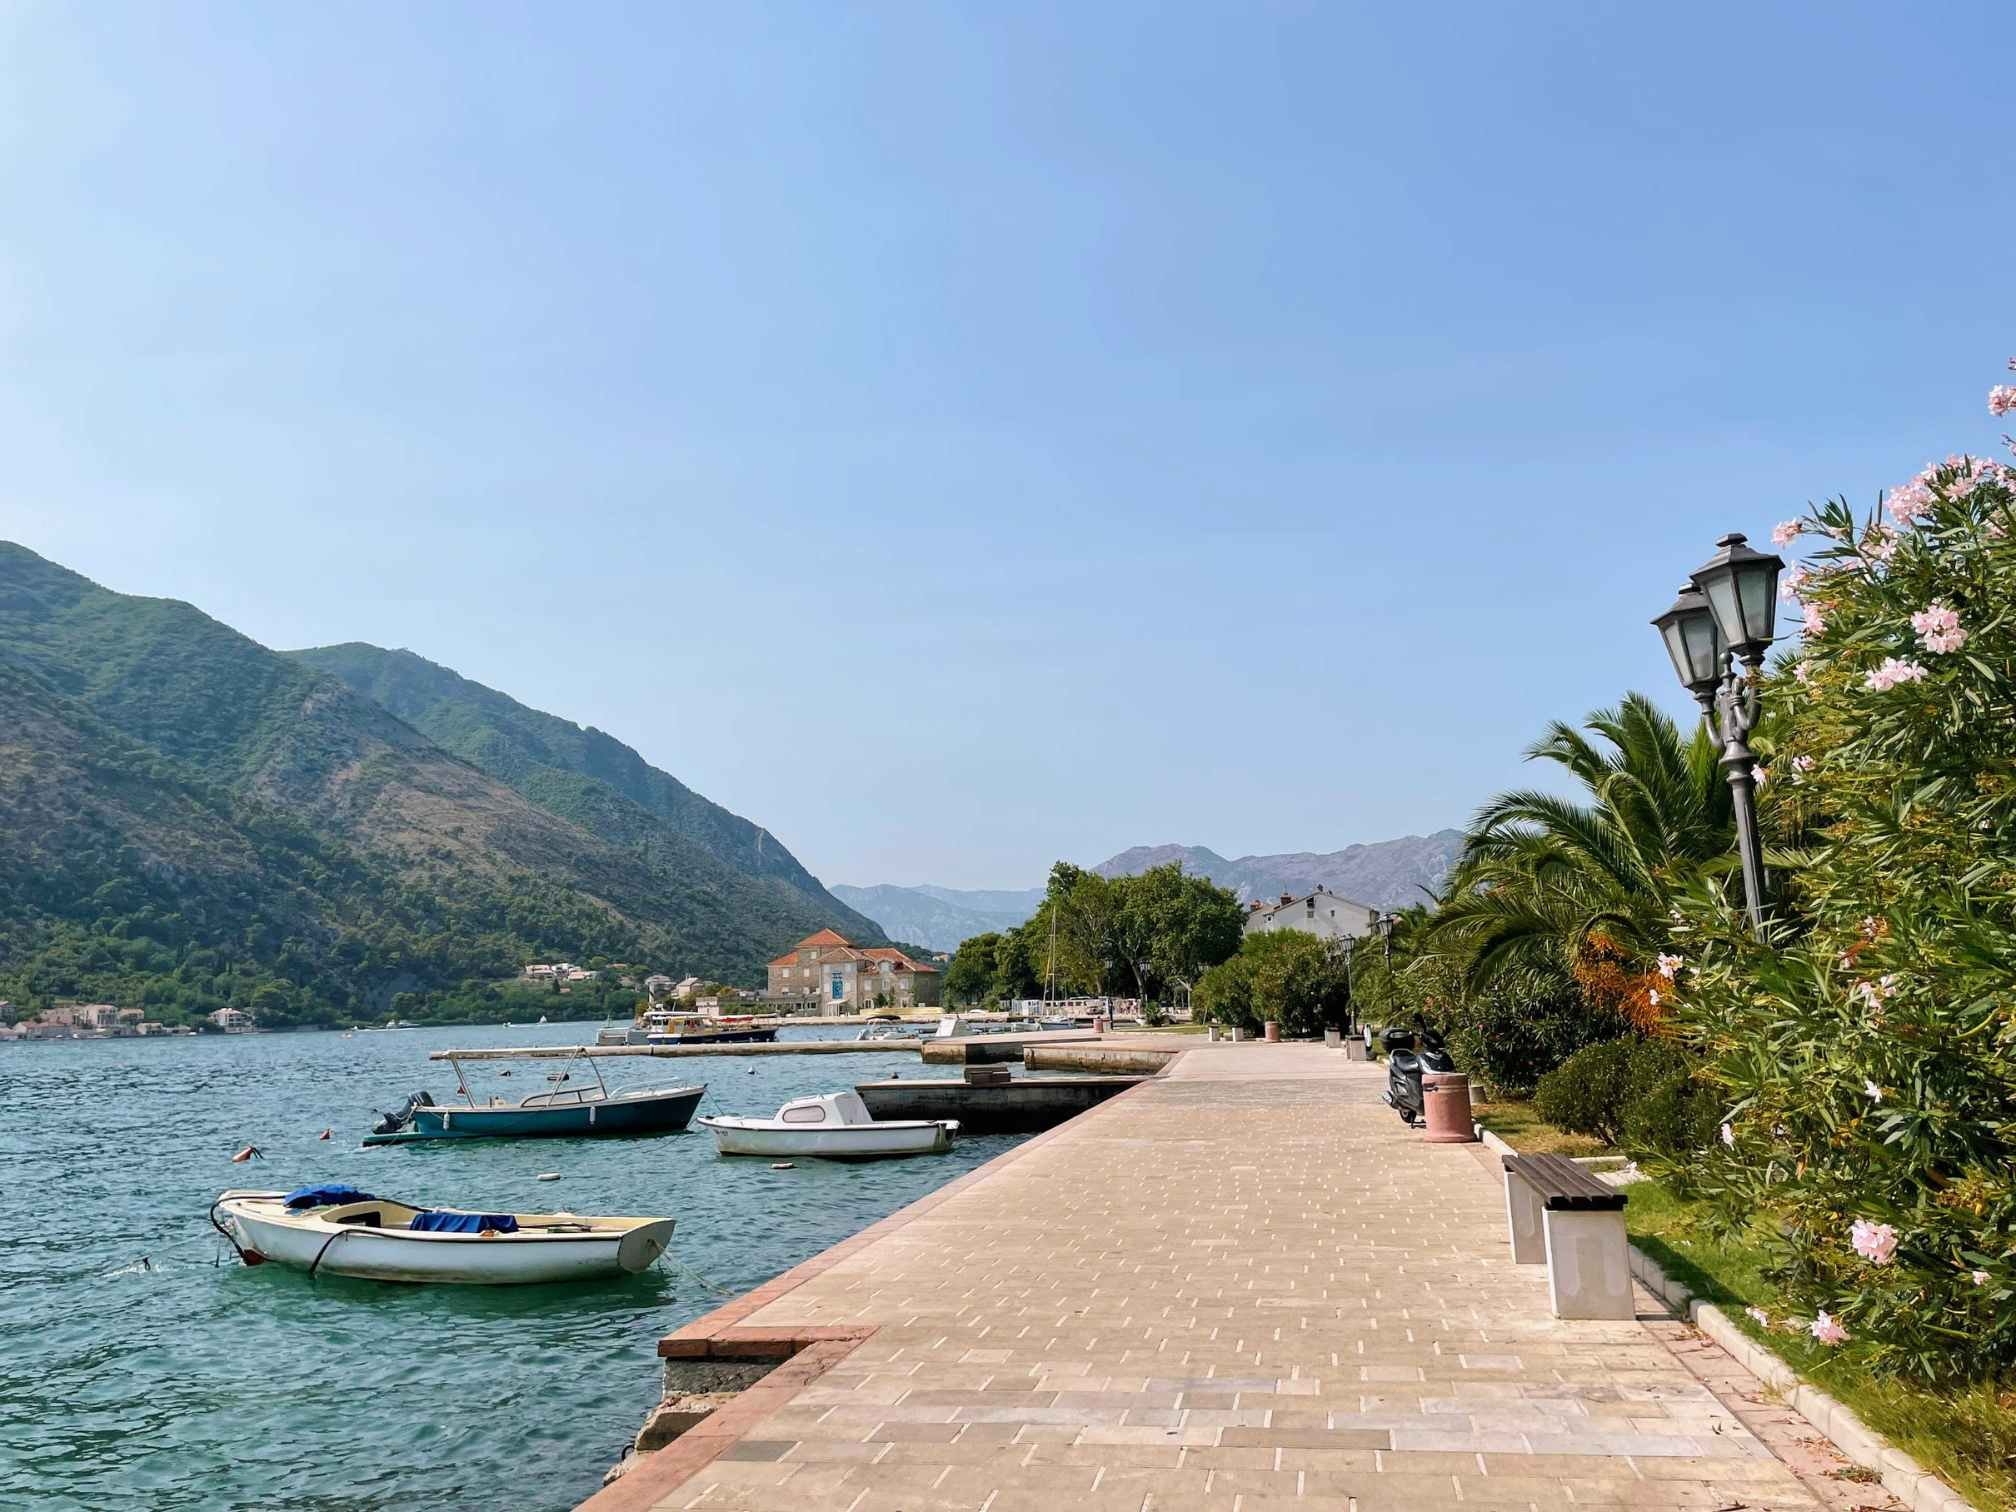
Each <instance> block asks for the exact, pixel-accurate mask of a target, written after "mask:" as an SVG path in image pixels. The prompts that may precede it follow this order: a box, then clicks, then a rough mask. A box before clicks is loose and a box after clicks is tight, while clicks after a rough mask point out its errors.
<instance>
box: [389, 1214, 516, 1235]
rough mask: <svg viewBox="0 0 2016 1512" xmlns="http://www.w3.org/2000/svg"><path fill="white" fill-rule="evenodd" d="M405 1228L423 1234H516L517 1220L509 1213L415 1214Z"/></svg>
mask: <svg viewBox="0 0 2016 1512" xmlns="http://www.w3.org/2000/svg"><path fill="white" fill-rule="evenodd" d="M406 1226H407V1228H408V1229H410V1230H414V1231H417V1232H419V1233H423V1234H480V1233H482V1232H483V1230H485V1229H492V1230H494V1231H496V1232H497V1233H500V1234H515V1233H517V1232H518V1220H517V1219H516V1218H514V1217H512V1216H511V1215H510V1214H509V1213H450V1212H430V1213H415V1214H414V1215H413V1221H412V1222H411V1223H409V1224H408V1225H406Z"/></svg>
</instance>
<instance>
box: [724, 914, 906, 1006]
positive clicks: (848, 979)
mask: <svg viewBox="0 0 2016 1512" xmlns="http://www.w3.org/2000/svg"><path fill="white" fill-rule="evenodd" d="M769 979H770V980H769V987H768V990H767V991H766V992H765V993H764V1005H765V1007H767V1008H769V1009H770V1010H771V1011H772V1012H776V1013H814V1012H818V1013H866V1012H869V1011H871V1010H873V1009H876V1008H889V1009H893V1010H895V1011H897V1012H902V1011H904V1010H906V1009H910V1008H921V1007H928V1006H930V1005H932V1004H935V1003H937V1002H938V1001H939V988H940V983H941V982H942V980H943V974H942V973H941V972H940V971H939V970H938V968H937V967H936V966H934V965H931V964H929V963H928V962H925V961H919V960H915V959H913V958H912V957H910V956H907V955H905V954H904V953H903V952H902V951H900V950H898V949H896V948H895V947H894V946H890V945H879V946H868V947H862V946H857V945H855V944H854V942H853V941H851V940H849V939H848V938H847V937H846V936H845V935H843V934H841V933H839V931H837V930H832V929H822V930H820V931H819V932H818V933H817V934H813V935H807V936H806V937H805V938H804V939H802V940H800V941H799V942H798V943H797V944H796V945H794V946H792V947H791V949H790V950H788V951H786V952H785V953H784V954H783V955H781V956H779V957H777V959H776V960H774V961H772V962H771V963H770V966H769Z"/></svg>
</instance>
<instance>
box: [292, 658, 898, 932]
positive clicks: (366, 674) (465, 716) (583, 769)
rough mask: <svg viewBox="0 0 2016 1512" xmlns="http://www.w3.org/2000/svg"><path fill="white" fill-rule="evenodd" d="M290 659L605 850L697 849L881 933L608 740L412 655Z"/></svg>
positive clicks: (845, 925) (853, 928)
mask: <svg viewBox="0 0 2016 1512" xmlns="http://www.w3.org/2000/svg"><path fill="white" fill-rule="evenodd" d="M287 654H288V655H290V656H292V657H294V658H295V659H296V660H297V661H300V662H303V663H305V664H307V665H308V666H310V667H313V668H315V669H316V670H318V671H321V672H327V673H330V674H332V675H334V676H336V677H340V678H341V679H342V680H343V681H344V682H345V683H347V684H349V686H350V687H351V688H352V689H353V690H355V691H356V692H358V693H361V694H363V695H364V696H365V697H366V698H368V699H370V700H371V701H372V702H374V703H376V704H378V705H379V706H380V707H381V708H383V709H385V710H386V711H387V712H388V713H391V714H395V715H397V716H398V717H399V718H400V719H402V720H404V721H405V722H406V723H407V724H409V725H411V726H412V727H413V728H414V729H416V730H418V731H420V732H421V733H422V734H423V735H425V736H427V738H428V739H430V740H432V741H433V742H434V743H435V744H437V745H439V746H441V747H442V748H444V749H445V750H449V751H453V752H454V753H455V754H456V755H457V756H460V757H461V758H462V759H463V760H465V761H467V762H468V763H469V764H470V765H472V766H475V767H479V768H481V769H482V770H483V771H485V772H487V773H489V774H490V775H491V776H492V777H495V778H496V779H497V780H498V781H500V782H504V783H508V784H509V785H510V786H511V787H513V788H516V789H517V790H518V791H519V792H520V793H522V794H524V795H525V796H526V797H527V798H529V799H531V800H532V801H533V802H534V803H536V804H538V805H539V807H541V808H543V809H546V810H548V811H549V812H551V813H555V814H558V815H559V816H560V817H561V818H563V819H566V820H569V821H570V822H572V823H574V824H578V825H580V826H581V827H582V828H583V829H585V830H588V831H590V832H592V833H594V834H597V835H600V836H601V837H602V838H603V839H605V840H608V841H611V842H612V843H614V844H617V845H621V846H626V847H630V848H633V849H638V850H641V851H643V852H645V853H646V854H650V853H652V852H654V851H659V850H667V849H675V850H676V848H677V847H678V845H679V843H680V842H682V841H683V842H687V843H690V844H692V845H697V846H699V847H700V848H701V849H702V850H704V851H706V852H707V853H708V854H709V855H711V856H713V857H714V858H715V859H716V860H718V861H721V862H723V863H725V864H726V865H728V866H730V867H732V868H733V869H734V870H736V871H738V872H742V873H745V874H747V875H749V876H752V877H763V878H769V879H773V880H775V881H779V882H782V883H784V884H786V885H787V886H788V887H790V888H792V889H795V890H796V891H798V892H800V893H803V894H804V895H805V896H806V898H807V899H809V900H810V902H811V903H812V905H813V906H815V907H817V908H819V909H821V910H824V914H825V917H827V918H829V919H830V920H832V921H833V924H834V927H835V928H837V929H839V930H840V932H841V933H842V934H845V935H848V936H849V937H850V938H853V937H856V936H859V937H861V938H864V939H865V938H867V937H868V936H871V935H872V936H876V937H878V938H879V937H880V935H881V933H882V931H881V929H880V927H879V926H877V925H876V924H874V923H873V922H871V921H870V920H869V919H868V918H867V917H866V916H865V915H862V914H860V913H857V912H855V911H854V910H853V909H851V908H849V907H848V906H847V905H846V904H844V903H842V902H841V901H840V900H839V899H838V898H836V897H834V896H833V894H831V893H829V892H828V891H827V890H826V889H825V888H824V887H822V886H821V885H820V883H819V879H818V878H817V877H814V876H813V875H812V874H811V873H810V872H808V871H807V870H805V868H804V867H803V866H802V865H800V864H799V862H798V858H797V857H796V856H794V855H792V854H791V852H790V851H788V850H786V849H785V848H784V847H783V846H782V845H780V844H778V842H777V841H776V840H775V839H774V838H773V837H772V836H771V835H770V833H769V831H767V830H765V829H763V828H762V827H761V826H760V825H756V824H752V823H750V821H748V820H747V819H744V818H743V817H742V816H741V815H739V814H732V813H730V812H729V811H728V810H727V809H724V808H722V807H721V806H720V805H719V804H718V803H711V802H709V801H708V800H707V799H705V798H703V797H701V796H700V795H699V794H698V793H696V792H694V791H693V790H692V789H691V788H689V787H687V786H686V785H685V784H684V783H683V782H681V781H679V779H678V778H676V777H673V776H671V775H670V774H669V773H666V772H661V771H660V770H659V769H658V768H657V767H654V766H652V765H651V764H650V763H649V762H647V761H646V760H645V759H644V758H643V757H642V756H640V755H638V754H637V752H636V751H634V750H632V749H631V748H630V747H629V746H627V745H625V744H623V742H622V741H620V740H617V739H616V738H615V737H614V736H612V735H605V734H603V733H602V731H600V730H596V729H584V728H583V727H582V726H580V725H577V724H575V723H573V722H572V721H571V720H566V719H561V718H559V717H557V716H555V715H552V714H543V713H541V712H540V711H539V710H537V709H529V708H527V707H526V706H525V705H524V704H521V703H519V702H518V701H517V700H516V699H514V698H511V697H509V696H508V695H506V694H503V693H499V692H498V691H496V689H494V688H486V687H484V686H483V684H481V683H478V682H471V681H470V680H469V679H468V678H466V677H463V676H462V675H461V674H460V673H457V672H454V671H451V670H450V669H449V668H447V667H443V666H439V665H437V664H435V663H434V662H431V661H428V660H427V659H426V658H425V657H421V656H416V655H414V654H413V653H412V652H411V651H405V650H400V651H386V650H384V649H382V648H381V647H378V646H368V645H364V644H362V643H361V642H356V641H352V642H349V643H348V644H345V645H340V646H317V647H315V648H313V649H311V650H307V651H293V652H289V653H287ZM787 943H788V942H787Z"/></svg>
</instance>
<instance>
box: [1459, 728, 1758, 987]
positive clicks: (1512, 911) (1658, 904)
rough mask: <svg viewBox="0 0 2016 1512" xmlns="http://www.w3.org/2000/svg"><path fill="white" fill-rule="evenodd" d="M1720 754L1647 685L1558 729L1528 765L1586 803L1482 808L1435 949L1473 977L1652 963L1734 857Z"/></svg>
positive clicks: (1551, 801)
mask: <svg viewBox="0 0 2016 1512" xmlns="http://www.w3.org/2000/svg"><path fill="white" fill-rule="evenodd" d="M1585 731H1586V732H1587V733H1586V734H1585V733H1584V732H1585ZM1590 736H1595V737H1597V738H1596V739H1595V740H1592V739H1591V738H1590ZM1717 754H1718V753H1717V751H1716V749H1715V745H1714V742H1713V741H1712V739H1710V737H1709V734H1708V731H1707V729H1706V727H1705V726H1702V725H1697V726H1696V728H1695V730H1694V733H1693V735H1692V737H1691V738H1688V737H1683V736H1682V735H1681V733H1680V730H1679V728H1678V726H1676V725H1675V724H1674V722H1673V720H1672V719H1671V718H1669V717H1668V716H1667V715H1666V714H1665V713H1664V712H1663V711H1661V710H1660V709H1659V708H1658V707H1657V706H1656V705H1654V704H1653V703H1652V701H1651V700H1650V699H1648V698H1646V697H1644V696H1643V695H1642V694H1638V693H1632V694H1628V695H1627V696H1626V697H1625V699H1624V701H1623V703H1622V704H1620V705H1619V706H1618V707H1617V708H1614V709H1598V710H1597V711H1596V712H1595V713H1593V714H1591V715H1590V716H1589V717H1588V718H1587V720H1585V721H1584V723H1583V725H1582V727H1581V728H1580V729H1578V728H1576V727H1575V726H1573V725H1568V724H1563V723H1560V722H1556V723H1554V724H1553V725H1551V726H1549V728H1548V731H1547V734H1546V735H1545V736H1544V737H1543V738H1542V739H1540V740H1539V741H1537V742H1535V743H1534V744H1533V745H1532V746H1530V747H1529V748H1528V749H1527V751H1526V759H1527V760H1529V761H1538V760H1545V761H1552V762H1554V763H1556V764H1557V765H1559V766H1562V767H1564V768H1566V769H1567V770H1568V771H1569V772H1570V773H1571V774H1572V775H1573V776H1574V777H1575V779H1576V781H1577V782H1579V783H1580V784H1581V785H1582V788H1583V790H1584V793H1585V794H1586V798H1587V801H1584V802H1578V801H1575V800H1573V799H1569V798H1562V797H1557V796H1555V795H1554V794H1552V793H1543V792H1539V791H1537V790H1532V789H1527V790H1522V791H1518V792H1511V793H1501V794H1500V795H1499V796H1498V797H1496V798H1494V799H1492V800H1491V801H1490V802H1489V803H1487V804H1485V805H1484V807H1483V808H1481V809H1480V810H1478V812H1477V815H1476V817H1475V818H1474V819H1473V820H1471V823H1470V831H1469V833H1468V834H1467V835H1465V836H1464V843H1463V856H1462V858H1461V860H1459V861H1458V863H1457V865H1456V868H1455V871H1454V872H1453V874H1452V875H1451V877H1450V880H1449V884H1448V889H1447V894H1446V898H1445V901H1444V903H1443V905H1442V908H1441V909H1440V911H1439V912H1438V913H1437V914H1436V916H1435V920H1434V923H1433V925H1432V927H1431V930H1430V943H1431V948H1432V949H1433V950H1434V951H1435V952H1436V953H1437V954H1442V955H1445V956H1460V957H1461V958H1462V959H1463V960H1464V961H1465V963H1466V970H1467V975H1468V976H1469V977H1470V979H1471V981H1472V982H1473V983H1477V984H1481V983H1482V982H1484V981H1487V980H1491V979H1495V978H1499V977H1501V976H1502V975H1504V974H1505V973H1508V972H1515V971H1528V970H1550V969H1551V970H1556V971H1558V970H1561V969H1563V968H1571V969H1572V968H1573V966H1574V965H1575V964H1576V963H1577V962H1578V961H1579V960H1581V959H1583V958H1584V957H1585V955H1586V953H1587V952H1588V951H1589V950H1590V948H1591V947H1592V945H1600V946H1602V947H1604V948H1607V949H1610V950H1617V951H1622V952H1623V953H1625V954H1627V955H1630V956H1635V957H1637V958H1638V959H1639V960H1641V961H1644V960H1645V959H1646V958H1647V957H1649V956H1650V955H1651V954H1652V953H1653V952H1655V951H1656V950H1657V949H1658V948H1659V946H1660V944H1661V943H1662V942H1663V941H1664V940H1665V938H1666V937H1667V931H1668V927H1669V924H1670V911H1671V909H1672V906H1673V899H1674V898H1675V897H1676V896H1677V895H1678V894H1679V893H1680V892H1681V891H1684V890H1685V888H1686V887H1687V885H1688V884H1689V883H1690V882H1691V881H1692V880H1693V879H1694V878H1695V877H1697V876H1698V875H1699V874H1700V872H1701V870H1702V869H1703V868H1704V867H1706V866H1708V865H1710V864H1711V863H1714V862H1716V861H1718V860H1721V859H1723V858H1726V857H1727V855H1728V853H1729V847H1730V843H1731V835H1732V833H1733V828H1734V820H1733V817H1732V811H1731V808H1730V796H1729V784H1728V782H1727V780H1726V779H1725V777H1724V774H1723V773H1722V771H1721V769H1720V768H1719V767H1718V766H1717V764H1716V762H1717Z"/></svg>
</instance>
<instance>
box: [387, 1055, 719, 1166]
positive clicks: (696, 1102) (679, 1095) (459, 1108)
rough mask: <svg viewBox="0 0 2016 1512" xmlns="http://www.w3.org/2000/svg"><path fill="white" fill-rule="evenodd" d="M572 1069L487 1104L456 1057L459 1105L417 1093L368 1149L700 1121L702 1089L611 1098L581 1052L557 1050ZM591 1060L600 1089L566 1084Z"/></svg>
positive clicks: (636, 1130)
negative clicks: (544, 1087)
mask: <svg viewBox="0 0 2016 1512" xmlns="http://www.w3.org/2000/svg"><path fill="white" fill-rule="evenodd" d="M558 1056H565V1057H566V1058H567V1061H568V1064H567V1066H566V1067H563V1068H562V1069H561V1070H559V1071H556V1072H553V1073H551V1074H550V1075H548V1077H547V1078H546V1079H547V1081H548V1082H550V1083H552V1090H550V1091H546V1092H535V1093H533V1094H532V1095H531V1096H530V1097H526V1098H521V1099H519V1100H518V1101H516V1102H512V1101H509V1100H508V1099H506V1098H502V1097H496V1096H492V1097H491V1098H490V1099H489V1101H487V1102H481V1103H479V1102H478V1101H477V1100H476V1094H475V1093H473V1092H471V1091H470V1090H469V1081H468V1078H467V1077H466V1076H465V1075H464V1074H463V1071H462V1062H461V1059H460V1058H459V1057H458V1056H457V1055H456V1054H454V1053H453V1052H450V1053H449V1055H448V1057H447V1059H448V1062H449V1064H450V1065H452V1066H453V1067H454V1068H455V1085H456V1089H457V1090H458V1091H460V1092H461V1094H462V1097H463V1100H462V1101H461V1102H459V1103H452V1102H451V1103H437V1102H435V1101H434V1098H433V1095H432V1094H431V1093H429V1092H426V1091H420V1092H415V1093H414V1094H413V1095H412V1096H411V1097H409V1098H407V1099H406V1106H405V1107H404V1108H402V1109H400V1110H399V1111H398V1112H396V1113H387V1114H385V1115H384V1116H382V1117H381V1118H380V1119H379V1120H378V1123H377V1126H376V1127H374V1128H373V1129H372V1130H371V1132H370V1133H369V1134H366V1135H365V1136H364V1143H365V1144H367V1145H387V1144H409V1143H411V1142H413V1141H414V1140H419V1139H539V1138H561V1137H566V1136H582V1135H618V1134H676V1133H678V1132H679V1131H680V1130H682V1129H684V1128H685V1127H686V1126H687V1124H689V1123H691V1122H692V1120H693V1114H694V1111H695V1110H696V1109H698V1108H699V1106H700V1099H701V1098H702V1097H704V1096H705V1095H706V1093H707V1088H706V1085H705V1084H704V1083H703V1084H701V1085H700V1086H697V1087H655V1088H639V1089H637V1090H635V1091H628V1092H611V1091H610V1090H609V1088H608V1086H607V1085H606V1084H605V1083H604V1082H603V1080H602V1071H601V1068H600V1067H598V1066H597V1065H596V1064H595V1061H594V1058H593V1057H592V1056H584V1055H583V1054H582V1053H581V1048H580V1047H576V1048H574V1049H571V1050H563V1051H557V1052H555V1058H557V1057H558ZM579 1060H586V1062H587V1067H588V1071H589V1072H590V1073H591V1074H592V1075H593V1076H594V1079H595V1085H594V1086H592V1087H591V1086H588V1085H587V1084H586V1083H585V1082H584V1083H582V1084H581V1085H579V1086H571V1087H570V1086H564V1085H562V1084H563V1083H566V1082H568V1081H569V1080H571V1079H572V1077H573V1075H574V1063H575V1062H576V1061H579Z"/></svg>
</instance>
